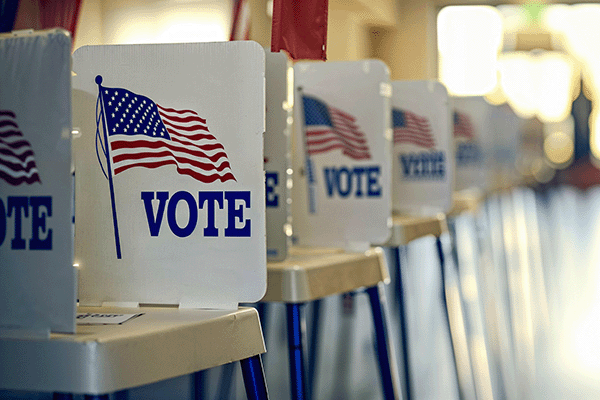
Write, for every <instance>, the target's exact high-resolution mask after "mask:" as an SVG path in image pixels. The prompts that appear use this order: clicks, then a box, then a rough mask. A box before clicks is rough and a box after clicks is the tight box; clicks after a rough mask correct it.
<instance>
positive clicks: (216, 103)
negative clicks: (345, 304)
mask: <svg viewBox="0 0 600 400" xmlns="http://www.w3.org/2000/svg"><path fill="white" fill-rule="evenodd" d="M57 37H58V39H56V38H57ZM57 42H58V45H57ZM57 48H60V49H62V51H61V52H59V51H56V49H57ZM0 51H2V53H3V54H7V55H8V56H7V57H3V59H6V60H10V62H7V63H2V68H9V69H11V71H13V70H14V71H25V70H26V69H27V68H38V70H37V75H36V73H33V74H17V75H15V74H14V73H12V74H11V73H9V72H10V71H7V73H4V74H2V76H5V77H10V76H17V77H21V76H22V80H20V81H19V80H14V81H15V82H17V83H15V84H21V85H23V86H22V88H29V87H31V90H30V91H25V90H14V91H12V92H13V93H19V94H22V95H23V97H24V98H25V99H35V98H37V97H39V95H40V93H41V92H42V90H41V89H40V90H39V92H38V91H36V89H35V88H36V86H35V85H40V83H38V80H37V77H38V76H42V75H44V77H47V76H48V73H52V74H59V76H57V77H56V79H54V80H52V79H50V80H49V81H50V82H53V83H54V84H56V87H54V86H53V87H48V88H45V87H43V86H42V89H47V90H46V92H47V93H49V95H54V93H58V94H57V96H58V95H60V96H62V97H60V98H59V99H58V101H56V102H50V105H56V106H59V107H61V109H60V110H53V109H51V108H50V107H49V105H48V104H43V105H39V106H37V107H29V108H27V102H26V101H22V104H25V106H26V109H24V110H16V112H15V111H13V110H14V107H13V105H12V104H10V97H9V98H8V99H7V98H5V97H2V98H0V101H1V102H0V105H1V106H2V107H0V108H3V107H7V108H9V107H12V108H10V109H11V111H10V112H8V113H4V112H3V113H2V117H3V118H4V117H5V115H8V117H10V118H12V119H13V120H14V118H15V114H17V112H18V114H19V119H18V120H17V122H18V123H19V127H20V129H21V130H22V131H23V132H22V133H20V134H19V133H18V132H17V133H9V134H8V136H9V137H10V136H16V135H19V136H25V137H26V138H27V140H28V141H30V144H29V146H31V147H33V150H34V151H33V153H34V154H35V156H36V162H38V164H32V163H31V162H30V161H29V159H28V160H26V161H23V162H22V163H21V164H20V167H19V165H17V166H16V167H15V168H14V169H15V170H16V171H17V172H16V173H14V174H13V175H14V177H13V178H12V180H11V179H6V178H5V179H4V180H5V181H7V182H8V183H9V185H12V186H15V182H16V186H17V187H16V188H15V189H14V190H21V187H23V188H24V190H29V189H34V188H39V187H44V188H45V189H46V190H48V191H49V190H51V188H52V186H51V185H52V184H53V183H54V182H53V181H52V179H51V177H50V176H51V175H50V174H45V173H44V171H46V170H47V169H46V164H45V163H46V162H47V161H45V160H47V159H48V158H51V159H56V161H55V162H57V163H59V162H62V163H63V164H64V166H57V167H56V168H55V169H54V170H53V172H54V175H56V176H57V178H56V179H58V178H59V177H60V178H61V179H62V182H60V183H61V184H62V186H61V187H60V190H61V193H62V194H63V196H64V199H61V198H57V199H56V200H55V201H54V202H52V203H48V202H43V201H42V202H41V203H40V202H38V201H37V200H32V201H30V202H31V204H32V205H34V215H33V218H32V219H33V220H34V229H37V231H35V230H34V232H33V238H32V239H31V240H29V243H30V246H36V245H40V246H46V245H47V243H48V241H52V240H53V241H52V243H56V246H55V248H54V249H52V251H55V250H59V251H58V252H57V253H59V254H60V256H61V257H62V258H61V259H60V260H59V261H58V262H57V263H58V264H59V265H60V268H62V270H64V272H62V275H60V274H59V273H61V272H60V269H59V267H58V266H57V267H56V268H55V267H54V266H53V265H52V264H50V263H49V262H45V263H42V262H41V260H40V259H35V258H33V257H34V256H35V254H34V255H29V253H26V252H21V256H25V257H30V259H27V258H25V259H15V260H14V261H13V260H12V259H11V262H10V263H9V265H11V266H14V267H18V268H21V269H28V268H39V266H41V265H45V266H47V269H48V270H51V268H52V269H56V271H51V272H52V273H50V274H49V276H48V277H44V276H43V275H42V276H41V278H43V279H46V282H44V283H45V286H44V287H46V288H47V291H48V292H50V293H47V294H44V292H43V291H42V292H41V294H43V295H44V296H45V298H44V299H43V300H44V301H45V302H46V303H47V305H48V306H49V307H53V308H54V307H56V308H58V305H57V304H54V303H56V302H57V301H59V300H60V301H63V303H64V302H65V301H64V300H63V299H64V297H70V304H71V307H65V306H64V305H60V311H62V312H64V316H62V317H61V318H62V320H60V319H59V317H58V316H55V315H54V314H52V312H48V311H45V310H44V309H43V308H42V307H41V306H39V307H38V308H37V311H36V312H37V313H39V315H37V314H35V315H34V317H35V321H44V322H45V320H44V319H43V318H42V317H44V316H45V315H49V316H51V317H53V318H54V319H55V320H58V321H64V322H61V323H55V322H53V321H50V322H48V323H46V326H37V325H35V324H31V323H30V322H29V321H28V320H27V319H26V318H21V319H20V320H19V319H17V318H15V317H14V316H12V315H10V314H9V313H8V311H11V310H17V311H21V310H20V309H19V308H18V307H15V308H14V309H9V310H8V311H7V312H4V311H3V312H2V314H0V317H1V319H0V324H1V325H2V339H0V357H1V358H2V360H3V363H2V367H1V370H0V372H1V373H0V387H2V388H6V389H17V390H37V391H54V392H63V393H82V394H86V395H101V397H104V398H108V395H107V393H109V392H113V391H120V390H122V389H127V388H130V387H133V386H138V385H143V384H147V383H151V382H155V381H158V380H162V379H167V378H170V377H174V376H177V375H182V374H188V373H192V372H197V371H199V370H201V369H205V368H210V367H212V366H216V365H220V364H223V363H227V362H232V361H236V360H240V361H241V364H242V371H243V374H244V378H245V383H246V389H247V390H246V391H247V394H248V396H249V398H252V399H258V398H261V399H266V398H267V397H268V396H267V391H266V384H265V381H264V377H263V373H262V364H261V360H260V354H261V353H264V352H265V347H264V342H263V337H262V332H261V327H260V323H259V319H258V314H257V313H256V311H255V310H253V309H247V308H239V309H238V306H237V305H238V303H240V302H253V301H257V300H259V299H260V298H261V297H262V296H263V294H264V292H265V287H266V279H265V278H266V268H265V267H266V245H265V231H264V230H265V225H264V218H265V217H264V207H259V206H257V205H262V204H263V201H264V194H265V192H264V174H263V167H262V166H263V152H262V134H263V132H264V112H265V104H264V68H265V67H264V51H263V50H262V48H260V46H258V45H257V44H256V43H253V42H238V43H208V44H201V43H193V44H174V45H123V46H91V47H83V48H80V49H79V50H78V51H76V52H75V54H74V57H73V70H74V74H73V99H74V101H73V132H74V135H73V136H74V138H73V150H74V151H73V154H74V171H75V203H76V207H75V219H74V221H75V235H74V237H75V259H74V262H73V253H72V250H71V249H72V247H71V246H72V243H73V233H72V229H73V227H72V221H73V216H72V215H73V214H72V207H71V204H72V203H71V202H72V200H71V199H72V194H73V192H72V176H71V171H70V168H71V165H70V141H71V102H70V90H71V71H70V57H69V52H70V40H69V38H68V36H66V35H64V34H63V33H61V32H58V33H57V32H51V33H49V34H44V33H41V34H32V35H25V36H23V37H14V38H13V37H12V36H11V35H7V36H5V37H2V40H0ZM57 58H60V60H57ZM34 60H36V62H33V61H34ZM240 60H242V62H240ZM25 66H28V67H27V68H26V67H25ZM32 66H33V67H32ZM34 72H35V71H34ZM9 82H10V81H9ZM31 82H33V84H31ZM7 84H8V83H7ZM4 85H5V82H4V81H3V83H2V86H3V87H4ZM38 87H40V86H38ZM9 92H11V91H9ZM2 93H5V92H4V91H3V92H2ZM42 100H43V99H42ZM45 112H49V113H50V114H49V115H54V116H55V117H54V118H55V119H60V121H59V122H60V124H55V123H54V122H52V121H53V120H52V118H51V117H46V116H45V114H42V115H43V116H44V118H43V119H41V121H43V123H44V124H45V127H46V129H50V130H51V131H52V132H53V134H54V136H52V135H45V136H46V137H48V138H52V140H58V144H51V145H48V144H46V145H44V144H42V143H38V142H37V141H36V140H37V139H36V138H35V135H34V133H32V134H30V133H29V131H30V130H31V131H35V129H33V128H31V127H30V125H29V121H30V120H40V119H39V116H40V113H45ZM9 124H10V125H11V127H12V128H14V127H15V125H16V122H15V121H10V122H9ZM4 125H5V124H3V126H4ZM11 130H12V131H16V130H15V129H11ZM4 136H6V135H4ZM39 136H40V137H44V135H39ZM21 140H22V139H21ZM61 140H62V141H64V142H65V144H61V142H60V141H61ZM13 147H14V146H13ZM52 151H55V152H59V153H62V157H57V156H56V155H54V154H52ZM37 160H39V161H37ZM19 168H20V169H19ZM40 181H41V182H44V183H43V184H41V182H40ZM23 182H24V183H23ZM0 184H2V185H4V183H2V182H0ZM25 184H27V185H28V186H19V185H25ZM44 185H48V186H44ZM3 192H4V186H3ZM11 193H12V192H11ZM48 194H51V192H48ZM32 195H33V193H32ZM57 196H58V195H57ZM10 198H11V197H10V196H9V200H8V201H9V203H10V202H11V201H10ZM13 201H14V200H13ZM38 203H39V204H38ZM11 204H12V203H11ZM51 207H54V208H53V209H52V208H51ZM63 209H64V210H63ZM9 216H10V215H9ZM24 216H27V214H26V213H24ZM50 217H52V218H50ZM44 219H45V220H44ZM40 220H41V222H40ZM35 221H37V222H35ZM19 233H20V232H19ZM44 235H45V238H44ZM36 239H39V241H40V242H41V244H36ZM45 239H47V240H48V241H45ZM17 242H18V241H17ZM63 242H64V244H63ZM13 243H14V240H13ZM17 244H18V243H17ZM57 247H59V249H57ZM10 254H11V256H12V254H13V253H10ZM38 254H40V252H39V251H38ZM47 254H48V256H49V257H50V255H51V254H52V253H50V252H48V253H47ZM3 258H4V255H3ZM73 264H75V266H76V267H77V271H78V275H79V283H80V285H79V294H78V298H79V303H80V306H79V308H78V311H79V314H78V316H77V318H78V324H77V328H75V324H74V322H75V307H74V306H75V290H74V289H75V284H74V276H75V269H74V268H73ZM3 271H4V268H3ZM66 272H68V273H69V274H70V276H71V278H69V279H66V278H65V277H64V274H65V273H66ZM17 278H19V277H18V276H17ZM57 278H60V279H62V283H58V282H57V286H56V287H52V286H51V284H52V283H53V282H54V281H55V280H56V279H57ZM32 283H34V282H32ZM4 284H6V285H7V287H13V288H14V290H17V291H19V293H32V290H30V289H28V288H25V287H20V286H18V285H19V283H17V282H15V281H13V282H6V281H4V280H3V285H4ZM12 285H16V286H12ZM4 293H5V291H3V294H4ZM21 298H22V297H21ZM21 298H19V297H16V298H14V299H12V303H11V304H15V303H16V302H18V301H19V300H21ZM67 300H69V299H67ZM38 303H40V304H43V302H40V301H39V300H38ZM66 303H67V304H68V303H69V301H67V302H66ZM3 304H6V303H5V302H3ZM23 304H24V305H25V306H27V304H28V303H23ZM208 308H211V309H213V310H208ZM53 312H55V313H56V311H53ZM119 318H122V319H119ZM69 319H70V322H69ZM115 319H116V320H115ZM107 320H109V321H108V322H107ZM111 320H112V321H111ZM115 322H117V323H115ZM19 324H21V325H23V329H19V328H20V326H19ZM4 327H8V328H7V329H4ZM50 331H52V332H53V333H52V334H50ZM44 332H45V333H44ZM54 332H56V333H54ZM59 332H66V333H59ZM59 396H60V395H59Z"/></svg>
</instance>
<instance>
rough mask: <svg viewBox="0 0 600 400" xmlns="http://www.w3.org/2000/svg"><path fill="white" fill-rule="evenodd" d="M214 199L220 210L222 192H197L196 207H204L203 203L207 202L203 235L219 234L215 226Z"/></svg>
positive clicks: (221, 206)
mask: <svg viewBox="0 0 600 400" xmlns="http://www.w3.org/2000/svg"><path fill="white" fill-rule="evenodd" d="M215 201H216V202H217V204H218V205H219V209H220V210H222V209H223V192H198V208H204V203H206V202H208V210H207V212H206V228H204V236H210V237H216V236H219V230H218V229H217V227H216V226H215Z"/></svg>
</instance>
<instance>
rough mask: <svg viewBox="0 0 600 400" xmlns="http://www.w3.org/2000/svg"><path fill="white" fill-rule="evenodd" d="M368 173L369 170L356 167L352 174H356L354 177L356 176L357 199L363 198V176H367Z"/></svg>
mask: <svg viewBox="0 0 600 400" xmlns="http://www.w3.org/2000/svg"><path fill="white" fill-rule="evenodd" d="M366 172H367V170H366V169H364V168H361V167H354V169H353V170H352V173H353V174H354V176H356V193H355V194H356V197H362V196H363V191H362V179H361V177H362V176H363V174H365V175H366Z"/></svg>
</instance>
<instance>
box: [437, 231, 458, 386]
mask: <svg viewBox="0 0 600 400" xmlns="http://www.w3.org/2000/svg"><path fill="white" fill-rule="evenodd" d="M435 246H436V248H437V253H438V257H439V259H440V269H441V271H440V272H441V276H440V279H441V281H442V288H441V289H442V304H443V307H444V316H445V317H446V325H447V328H448V335H449V336H450V347H451V348H452V358H453V361H454V368H455V369H456V370H455V372H456V378H457V379H458V364H457V360H456V354H455V352H454V348H455V346H454V345H455V343H454V339H453V337H452V325H451V322H450V310H449V309H448V301H447V299H446V259H445V257H444V248H443V247H442V241H441V240H440V237H439V236H438V237H436V238H435ZM457 383H458V384H459V386H460V383H459V382H457Z"/></svg>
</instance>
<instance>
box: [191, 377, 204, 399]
mask: <svg viewBox="0 0 600 400" xmlns="http://www.w3.org/2000/svg"><path fill="white" fill-rule="evenodd" d="M190 378H191V380H190V384H191V385H190V386H191V387H190V392H191V393H192V399H194V400H203V399H204V398H205V395H204V386H205V384H206V373H205V372H204V371H198V372H195V373H193V374H192V376H191V377H190Z"/></svg>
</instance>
